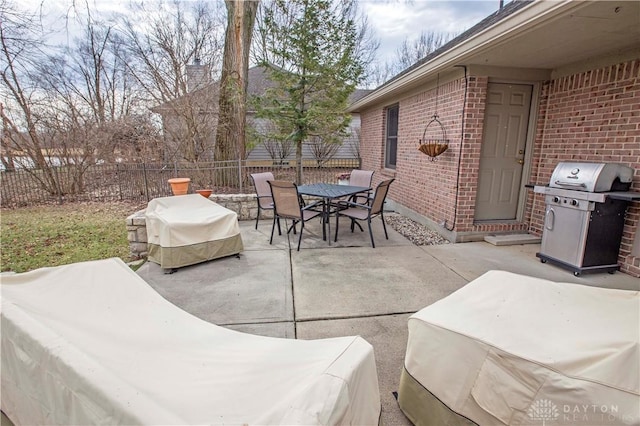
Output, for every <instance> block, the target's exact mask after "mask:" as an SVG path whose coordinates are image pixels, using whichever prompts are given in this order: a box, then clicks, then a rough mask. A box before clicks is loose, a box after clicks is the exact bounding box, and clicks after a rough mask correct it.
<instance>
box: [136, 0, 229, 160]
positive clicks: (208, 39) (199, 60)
mask: <svg viewBox="0 0 640 426" xmlns="http://www.w3.org/2000/svg"><path fill="white" fill-rule="evenodd" d="M169 6H170V7H165V8H162V9H161V10H151V9H148V8H147V7H146V6H145V5H144V4H142V5H139V6H138V7H137V8H136V9H135V13H134V16H133V17H131V16H128V17H124V18H123V28H124V30H123V37H124V39H125V44H126V46H127V49H126V52H127V54H128V55H129V57H130V59H131V60H130V61H128V62H127V64H128V68H129V70H130V71H131V73H132V75H133V76H134V77H135V79H136V81H137V83H138V84H139V86H140V87H141V90H142V92H143V93H144V96H145V98H146V102H147V103H152V104H155V106H154V108H153V111H154V112H157V113H159V114H161V115H162V117H163V130H164V134H165V142H166V152H165V154H164V157H165V159H167V160H176V159H182V160H187V161H192V162H197V161H200V160H203V159H204V160H206V161H208V160H211V158H212V156H213V145H214V141H215V129H216V124H217V99H218V89H217V86H215V85H212V84H210V83H211V82H212V79H213V75H214V74H215V73H216V71H217V70H219V63H220V57H221V52H222V35H221V34H222V28H224V11H223V10H222V9H219V8H217V7H216V4H215V3H205V2H198V3H194V4H189V3H184V2H180V1H177V0H176V1H174V2H173V3H171V4H170V5H169ZM140 16H144V21H145V23H146V24H145V25H144V26H141V25H140V22H139V20H140ZM194 80H195V81H194Z"/></svg>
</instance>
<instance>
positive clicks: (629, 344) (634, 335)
mask: <svg viewBox="0 0 640 426" xmlns="http://www.w3.org/2000/svg"><path fill="white" fill-rule="evenodd" d="M639 339H640V297H639V294H638V292H636V291H625V290H610V289H604V288H597V287H588V286H583V285H578V284H568V283H555V282H551V281H546V280H542V279H538V278H532V277H527V276H522V275H516V274H512V273H508V272H502V271H490V272H487V273H486V274H485V275H483V276H481V277H479V278H477V279H476V280H474V281H472V282H470V283H469V284H468V285H466V286H465V287H463V288H462V289H460V290H458V291H456V292H455V293H453V294H451V295H450V296H448V297H446V298H444V299H442V300H440V301H438V302H436V303H434V304H433V305H431V306H429V307H427V308H425V309H423V310H421V311H419V312H418V313H416V314H414V315H413V316H411V317H410V319H409V339H408V346H407V352H406V357H405V365H404V367H405V369H404V371H403V374H402V379H401V385H400V389H399V403H400V406H401V408H402V410H403V411H404V412H405V413H406V414H407V416H408V417H409V418H410V419H411V420H412V421H413V422H414V423H415V424H434V425H445V424H447V425H454V424H469V423H470V422H469V420H472V421H473V422H475V423H478V424H481V425H501V424H509V425H542V424H547V425H573V426H577V425H638V424H639V423H640V344H639Z"/></svg>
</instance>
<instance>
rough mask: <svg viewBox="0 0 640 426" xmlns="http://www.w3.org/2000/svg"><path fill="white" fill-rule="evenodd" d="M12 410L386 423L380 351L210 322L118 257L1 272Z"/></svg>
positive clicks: (62, 418)
mask: <svg viewBox="0 0 640 426" xmlns="http://www.w3.org/2000/svg"><path fill="white" fill-rule="evenodd" d="M1 288H2V311H1V313H2V407H1V408H2V410H3V411H4V412H5V413H6V414H7V415H8V416H9V418H10V419H11V420H13V421H14V422H15V423H16V424H23V425H45V424H64V425H71V424H76V425H88V424H105V425H106V424H108V425H114V424H126V425H133V424H147V425H205V424H225V425H244V424H248V425H273V424H287V425H294V424H295V425H303V424H304V425H315V424H322V425H328V424H353V425H367V424H368V425H371V424H377V422H378V418H379V414H380V398H379V393H378V381H377V375H376V367H375V360H374V354H373V349H372V347H371V345H369V344H368V343H367V342H366V341H365V340H363V339H362V338H360V337H341V338H334V339H325V340H315V341H304V340H290V339H277V338H267V337H260V336H254V335H249V334H244V333H239V332H236V331H232V330H228V329H225V328H222V327H218V326H216V325H213V324H210V323H208V322H205V321H203V320H201V319H198V318H196V317H195V316H192V315H191V314H189V313H187V312H185V311H182V310H181V309H179V308H177V307H176V306H174V305H172V304H171V303H169V302H167V301H166V300H165V299H163V298H162V297H161V296H160V295H159V294H158V293H157V292H155V291H154V290H153V289H152V288H151V287H150V286H149V285H148V284H147V283H145V282H144V281H143V280H142V279H141V278H140V277H139V276H138V275H136V273H135V272H133V271H132V270H131V269H130V268H129V267H127V265H125V264H124V263H123V262H122V261H121V260H119V259H107V260H101V261H94V262H85V263H77V264H71V265H66V266H60V267H56V268H46V269H39V270H36V271H32V272H27V273H23V274H16V275H13V276H3V277H2V287H1Z"/></svg>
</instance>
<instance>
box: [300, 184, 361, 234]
mask: <svg viewBox="0 0 640 426" xmlns="http://www.w3.org/2000/svg"><path fill="white" fill-rule="evenodd" d="M368 191H371V188H367V187H365V186H351V185H337V184H332V183H311V184H308V185H300V186H298V193H299V194H301V195H308V196H310V197H318V198H321V199H322V239H323V240H327V227H328V229H329V245H331V223H330V221H329V218H330V216H331V213H332V211H331V201H332V200H336V199H338V198H343V197H349V196H351V195H355V194H359V193H362V192H368Z"/></svg>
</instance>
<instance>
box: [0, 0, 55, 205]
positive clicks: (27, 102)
mask: <svg viewBox="0 0 640 426" xmlns="http://www.w3.org/2000/svg"><path fill="white" fill-rule="evenodd" d="M43 39H44V33H43V31H41V27H40V25H39V21H38V16H37V15H35V14H32V13H29V12H27V11H24V10H21V9H19V8H17V7H16V6H15V5H14V4H12V3H10V2H9V1H7V0H0V45H1V46H2V62H1V64H2V65H1V66H2V69H1V70H0V77H1V78H2V85H1V86H0V92H1V94H2V99H3V100H4V101H5V102H6V104H4V105H3V107H2V108H0V114H2V124H3V129H2V131H3V138H2V143H3V151H4V152H5V153H6V152H10V151H13V150H15V151H18V152H20V153H21V154H22V158H28V159H29V162H30V163H31V164H24V166H28V168H26V167H25V170H29V171H30V170H31V169H33V168H36V169H39V170H42V173H35V172H31V173H32V174H33V175H34V177H35V178H36V179H37V181H39V182H40V184H41V185H42V187H43V188H45V189H46V190H48V191H49V192H50V193H51V194H61V193H62V190H61V188H60V186H59V184H58V182H57V180H56V176H55V175H54V173H53V170H52V169H51V167H49V164H48V162H47V158H45V151H44V149H45V147H46V143H45V140H44V136H43V133H42V132H41V122H40V117H39V114H38V112H39V109H40V107H41V106H42V103H43V99H42V96H41V94H40V93H41V89H42V88H41V86H40V85H39V81H38V79H37V78H36V77H37V75H36V72H35V70H37V69H38V64H40V63H42V62H43V61H45V59H46V55H45V54H44V52H43V51H42V50H41V47H42V46H44V40H43ZM12 165H13V161H12Z"/></svg>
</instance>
